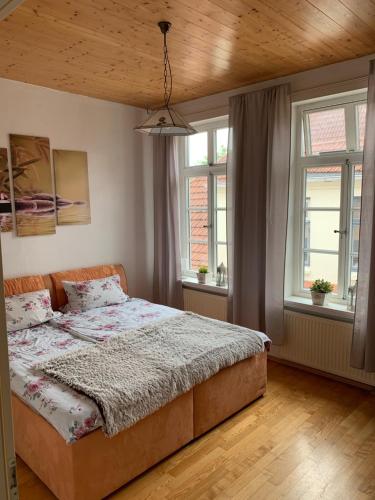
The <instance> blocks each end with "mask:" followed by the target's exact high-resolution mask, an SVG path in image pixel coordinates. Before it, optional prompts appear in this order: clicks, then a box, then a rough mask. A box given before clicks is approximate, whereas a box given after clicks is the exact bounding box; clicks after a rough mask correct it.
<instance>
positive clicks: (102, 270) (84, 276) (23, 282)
mask: <svg viewBox="0 0 375 500" xmlns="http://www.w3.org/2000/svg"><path fill="white" fill-rule="evenodd" d="M114 274H118V275H119V276H120V280H121V286H122V289H123V290H124V292H125V293H128V283H127V279H126V274H125V270H124V267H123V266H122V265H121V264H108V265H100V266H94V267H80V268H77V269H70V270H68V271H60V272H56V273H52V274H45V275H41V274H37V275H35V276H21V277H19V278H11V279H6V280H4V294H5V296H6V297H7V296H9V295H17V294H20V293H27V292H35V291H36V290H43V289H44V288H48V290H49V291H50V294H51V302H52V308H53V309H56V310H57V309H59V308H60V307H62V306H64V305H65V304H66V303H67V297H66V295H65V291H64V287H63V285H62V281H82V280H92V279H99V278H106V277H107V276H113V275H114Z"/></svg>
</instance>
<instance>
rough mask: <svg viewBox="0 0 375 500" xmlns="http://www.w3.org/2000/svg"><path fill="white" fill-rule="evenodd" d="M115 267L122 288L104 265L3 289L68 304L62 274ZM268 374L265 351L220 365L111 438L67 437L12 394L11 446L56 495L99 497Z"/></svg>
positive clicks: (250, 395) (206, 425) (189, 436)
mask: <svg viewBox="0 0 375 500" xmlns="http://www.w3.org/2000/svg"><path fill="white" fill-rule="evenodd" d="M113 274H120V277H121V284H122V287H123V289H124V291H126V292H127V281H126V276H125V271H124V269H123V267H122V266H121V265H108V266H96V267H92V268H85V269H75V270H71V271H66V272H60V273H53V274H50V275H45V276H41V275H40V276H31V277H22V278H15V279H11V280H6V281H5V295H13V294H15V293H26V292H29V291H34V290H39V289H41V288H48V289H49V290H50V292H51V298H52V304H53V307H54V308H55V309H56V308H58V307H60V306H62V305H64V304H65V303H66V297H65V293H64V289H63V287H62V284H61V280H81V279H95V278H101V277H105V276H110V275H113ZM266 381H267V354H266V352H263V353H260V354H257V355H256V356H253V357H252V358H249V359H246V360H244V361H241V362H240V363H237V364H235V365H233V366H231V367H229V368H226V369H224V370H222V371H220V372H219V373H217V374H216V375H215V376H213V377H212V378H210V379H208V380H207V381H205V382H203V383H202V384H200V385H197V386H195V387H194V388H193V389H191V390H190V391H189V392H187V393H185V394H183V395H182V396H180V397H179V398H177V399H175V400H174V401H172V402H171V403H169V404H167V405H166V406H164V407H163V408H161V409H160V410H158V411H157V412H156V413H154V414H152V415H150V416H148V417H146V418H145V419H143V420H141V421H140V422H138V423H137V424H135V425H134V426H132V427H131V428H129V429H126V430H124V431H122V432H120V433H119V434H117V435H116V436H114V437H113V438H111V439H109V438H107V437H105V435H104V433H103V432H102V430H101V429H96V430H95V431H93V432H91V433H90V434H87V435H86V436H84V437H82V438H81V439H79V440H78V441H76V442H75V443H72V444H67V443H66V442H65V440H64V438H63V437H62V436H61V435H60V434H59V433H58V432H57V431H56V430H55V429H54V427H53V426H52V425H51V424H49V423H48V422H47V421H46V420H45V419H44V418H43V417H42V416H40V415H39V414H38V413H36V412H35V411H34V410H33V409H31V408H30V407H29V406H28V405H27V404H25V403H24V402H23V401H21V400H20V399H19V398H18V397H17V396H15V395H13V396H12V406H13V424H14V434H15V446H16V452H17V454H18V455H19V456H20V457H21V458H22V460H24V462H26V464H27V465H28V466H29V467H30V468H31V469H32V470H33V471H34V472H35V473H36V474H37V475H38V476H39V478H40V479H41V480H42V481H43V482H44V483H45V484H46V485H47V486H48V487H49V488H50V490H51V491H52V492H53V493H54V494H55V495H56V496H57V497H58V498H59V499H61V500H95V499H101V498H103V497H105V496H106V495H109V494H110V493H112V492H113V491H115V490H116V489H118V488H120V487H121V486H123V485H124V484H125V483H127V482H128V481H130V480H131V479H133V478H135V477H136V476H138V475H139V474H141V473H142V472H144V471H146V470H147V469H148V468H150V467H152V466H153V465H155V464H156V463H158V462H160V461H161V460H162V459H163V458H165V457H167V456H168V455H170V454H172V453H173V452H175V451H176V450H178V449H180V448H181V447H182V446H184V445H186V444H187V443H189V442H190V441H192V440H193V439H195V438H197V437H199V436H200V435H202V434H203V433H205V432H207V431H208V430H210V429H212V428H213V427H215V426H216V425H217V424H219V423H220V422H222V421H223V420H225V419H226V418H228V417H230V416H231V415H233V414H234V413H236V412H237V411H239V410H240V409H242V408H243V407H245V406H247V405H248V404H250V403H251V402H253V401H254V400H256V399H257V398H259V397H260V396H262V395H263V394H264V392H265V390H266Z"/></svg>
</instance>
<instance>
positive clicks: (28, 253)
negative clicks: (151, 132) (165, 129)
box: [0, 79, 153, 298]
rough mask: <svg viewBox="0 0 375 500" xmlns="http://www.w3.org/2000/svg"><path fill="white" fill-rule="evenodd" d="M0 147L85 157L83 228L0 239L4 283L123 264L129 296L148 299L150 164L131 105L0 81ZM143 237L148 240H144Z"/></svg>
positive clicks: (8, 235)
mask: <svg viewBox="0 0 375 500" xmlns="http://www.w3.org/2000/svg"><path fill="white" fill-rule="evenodd" d="M0 109H1V120H0V147H8V154H9V133H18V134H30V135H37V136H43V137H49V139H50V145H51V149H53V148H60V149H72V150H75V149H76V150H81V151H87V153H88V165H89V183H90V201H91V219H92V223H91V224H90V225H80V226H57V227H56V234H55V235H46V236H28V237H17V236H16V234H15V232H13V233H3V234H2V235H1V243H2V252H3V265H4V275H5V277H11V276H20V275H25V274H34V273H48V272H51V271H57V270H64V269H69V268H74V267H80V266H90V265H95V264H101V263H114V262H119V263H122V264H124V265H125V268H126V271H127V275H128V279H129V287H130V293H131V294H132V295H136V296H143V297H147V298H150V297H151V296H152V286H151V285H152V272H153V264H152V258H153V254H152V246H153V241H152V196H151V203H150V194H152V185H151V183H152V165H151V159H152V157H151V150H150V146H149V143H148V141H149V138H144V137H142V136H141V135H139V134H137V133H135V132H134V131H133V126H134V125H136V124H137V123H138V122H139V121H140V120H141V119H142V117H143V111H142V110H140V109H137V108H134V107H131V106H124V105H121V104H116V103H111V102H106V101H101V100H98V99H92V98H88V97H84V96H78V95H73V94H69V93H65V92H58V91H54V90H49V89H46V88H42V87H37V86H33V85H27V84H24V83H19V82H14V81H11V80H5V79H0ZM150 235H151V236H150Z"/></svg>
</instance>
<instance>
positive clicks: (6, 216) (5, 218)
mask: <svg viewBox="0 0 375 500" xmlns="http://www.w3.org/2000/svg"><path fill="white" fill-rule="evenodd" d="M12 229H13V216H12V201H11V196H10V174H9V166H8V150H7V148H0V232H2V233H5V232H8V231H12Z"/></svg>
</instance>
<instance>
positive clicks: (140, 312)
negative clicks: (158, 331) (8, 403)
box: [8, 299, 181, 443]
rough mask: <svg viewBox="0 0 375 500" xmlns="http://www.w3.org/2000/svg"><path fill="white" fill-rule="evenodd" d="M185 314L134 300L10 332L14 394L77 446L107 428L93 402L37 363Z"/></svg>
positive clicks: (10, 363) (11, 373)
mask: <svg viewBox="0 0 375 500" xmlns="http://www.w3.org/2000/svg"><path fill="white" fill-rule="evenodd" d="M176 314H181V311H178V310H176V309H171V308H170V307H165V306H160V305H157V304H152V303H150V302H147V301H145V300H141V299H131V300H129V301H128V302H126V303H124V304H120V305H117V306H106V307H100V308H96V309H91V310H89V311H86V312H75V313H67V314H64V315H61V316H60V318H58V319H57V320H56V319H55V320H53V321H50V322H49V323H46V324H44V325H39V326H36V327H33V328H29V329H24V330H18V331H15V332H10V333H8V345H9V366H10V378H11V388H12V391H13V392H14V393H15V394H16V395H17V396H18V397H19V398H20V399H22V401H24V402H25V403H27V404H28V405H29V406H30V407H31V408H33V409H34V410H35V411H36V412H37V413H39V414H40V415H42V416H43V417H44V418H45V419H46V420H47V421H48V422H49V423H50V424H51V425H52V426H53V427H54V428H55V429H56V430H57V431H58V432H59V433H60V434H61V436H62V437H63V438H64V439H65V440H66V441H67V442H68V443H72V442H74V441H76V440H77V439H79V438H81V437H82V436H84V435H85V434H87V433H89V432H91V431H92V430H94V429H96V428H98V427H101V426H102V425H103V420H102V417H101V414H100V411H99V409H98V407H97V405H96V403H94V401H92V400H91V399H90V398H88V397H87V396H85V395H83V394H80V393H78V392H77V391H75V390H73V389H71V388H69V387H68V386H66V385H64V384H61V383H59V382H57V381H56V380H55V379H53V378H50V377H48V376H46V375H44V374H43V373H42V372H39V371H37V370H34V369H33V366H34V365H35V364H36V363H39V362H41V361H44V360H48V359H51V358H53V357H55V356H57V355H59V354H62V353H65V352H70V351H72V350H75V349H80V348H83V347H86V346H87V344H88V342H89V341H91V342H92V341H100V340H106V339H108V338H109V337H111V336H113V335H115V334H119V333H123V332H126V330H130V329H134V328H137V327H140V326H144V325H146V324H148V323H151V322H153V321H155V320H159V319H166V318H169V317H171V316H174V315H176Z"/></svg>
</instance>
